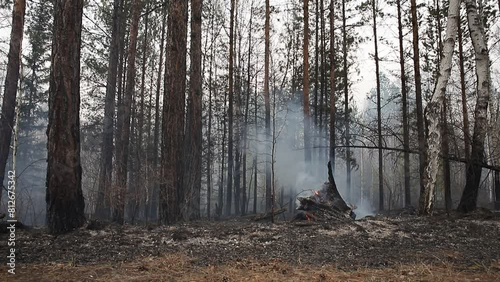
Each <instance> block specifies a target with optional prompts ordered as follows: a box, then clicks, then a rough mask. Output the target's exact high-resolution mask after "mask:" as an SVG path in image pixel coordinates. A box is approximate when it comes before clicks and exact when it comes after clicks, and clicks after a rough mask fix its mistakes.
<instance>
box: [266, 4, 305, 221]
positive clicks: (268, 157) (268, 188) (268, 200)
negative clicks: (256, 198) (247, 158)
mask: <svg viewBox="0 0 500 282" xmlns="http://www.w3.org/2000/svg"><path fill="white" fill-rule="evenodd" d="M306 1H307V0H306ZM270 13H271V12H270V6H269V0H266V21H265V26H264V33H265V44H264V45H265V50H264V106H265V126H266V139H265V141H264V143H265V148H266V151H265V153H266V211H269V210H271V205H272V201H271V200H272V199H271V198H272V195H271V194H272V191H271V190H272V188H271V185H272V184H271V181H272V175H271V102H270V98H269V60H270V56H271V54H270V52H271V51H270V44H271V43H270V38H269V31H270V17H271V15H270Z"/></svg>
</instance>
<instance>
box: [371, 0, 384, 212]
mask: <svg viewBox="0 0 500 282" xmlns="http://www.w3.org/2000/svg"><path fill="white" fill-rule="evenodd" d="M375 1H376V0H372V16H373V41H374V45H375V75H376V82H377V133H378V192H379V211H383V210H384V174H383V173H384V162H383V156H382V104H381V102H380V95H381V94H380V68H379V58H378V38H377V7H376V3H375Z"/></svg>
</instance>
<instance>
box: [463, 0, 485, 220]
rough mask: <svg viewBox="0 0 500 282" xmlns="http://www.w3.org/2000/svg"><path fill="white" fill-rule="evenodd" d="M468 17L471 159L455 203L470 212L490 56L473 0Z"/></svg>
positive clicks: (474, 199) (478, 170)
mask: <svg viewBox="0 0 500 282" xmlns="http://www.w3.org/2000/svg"><path fill="white" fill-rule="evenodd" d="M465 7H466V9H467V20H468V23H469V30H470V35H471V39H472V45H474V52H475V55H476V76H477V101H476V108H475V110H474V116H475V120H474V132H473V134H472V150H471V156H470V157H471V158H470V162H469V163H468V164H467V171H466V182H465V188H464V191H463V193H462V197H461V199H460V203H459V204H458V210H459V211H461V212H470V211H473V210H475V209H476V207H477V194H478V190H479V184H480V181H481V170H482V166H481V163H483V162H484V140H485V137H486V130H487V126H488V119H487V114H488V102H489V99H490V87H491V80H490V59H489V55H488V46H487V43H486V38H485V34H484V28H483V25H482V20H481V19H482V18H481V17H480V15H479V14H478V11H477V7H476V3H475V1H472V0H466V1H465Z"/></svg>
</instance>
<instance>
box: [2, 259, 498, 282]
mask: <svg viewBox="0 0 500 282" xmlns="http://www.w3.org/2000/svg"><path fill="white" fill-rule="evenodd" d="M193 262H194V261H193V259H191V258H189V257H187V256H185V255H183V254H176V255H169V256H165V257H147V258H143V259H142V260H141V261H133V262H127V263H115V264H113V263H105V264H98V265H83V266H78V265H74V263H73V262H71V261H69V262H68V263H65V264H60V263H59V264H28V265H20V266H18V268H16V275H15V276H13V275H10V274H8V273H7V268H6V267H5V266H2V267H1V268H0V271H1V272H0V281H51V282H52V281H120V282H123V281H500V261H496V262H495V263H494V264H491V265H487V266H486V265H482V264H480V263H478V264H474V265H473V266H472V267H468V268H464V267H457V266H455V265H451V264H446V263H441V264H438V265H428V264H424V263H420V264H413V265H400V266H397V267H390V268H383V269H381V268H378V269H373V268H360V269H357V270H354V271H343V270H340V269H338V268H337V267H335V266H334V265H324V266H311V265H305V264H301V265H299V266H295V265H290V264H287V263H284V262H281V261H278V260H274V261H267V262H261V261H247V260H244V261H239V262H233V263H231V264H224V265H216V266H203V267H200V266H196V265H195V264H194V263H193Z"/></svg>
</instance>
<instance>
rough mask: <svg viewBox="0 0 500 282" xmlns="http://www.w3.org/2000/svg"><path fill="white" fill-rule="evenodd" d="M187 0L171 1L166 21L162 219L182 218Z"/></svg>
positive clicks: (167, 221) (169, 221)
mask: <svg viewBox="0 0 500 282" xmlns="http://www.w3.org/2000/svg"><path fill="white" fill-rule="evenodd" d="M187 6H188V3H187V1H184V0H172V1H170V6H169V12H168V20H167V29H168V34H167V35H168V36H167V49H166V52H167V54H166V55H167V61H166V64H165V71H166V73H165V74H166V82H165V91H166V95H164V97H163V105H164V106H163V122H162V124H163V135H162V152H161V154H162V157H161V166H162V169H161V170H162V176H161V185H160V222H162V223H164V224H165V223H167V224H172V223H174V222H176V221H177V220H179V216H180V205H181V203H183V202H184V199H183V198H184V197H183V191H182V187H183V186H182V168H183V162H182V160H183V155H182V151H183V142H184V114H185V113H184V112H185V98H186V93H185V91H186V52H187V51H186V45H187V19H188V7H187Z"/></svg>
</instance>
